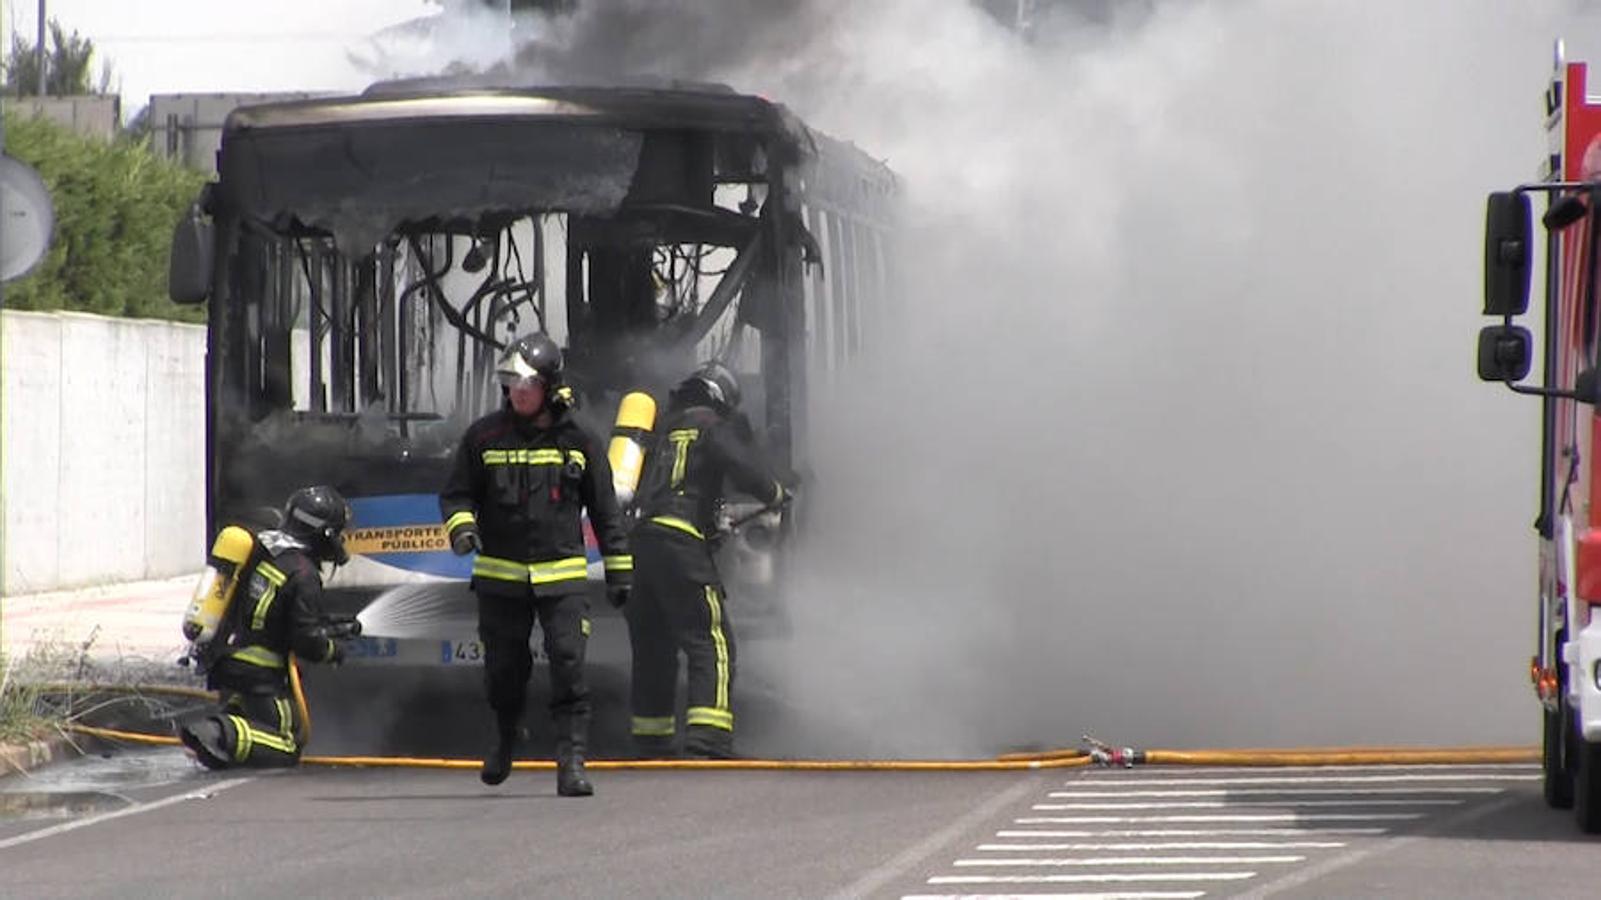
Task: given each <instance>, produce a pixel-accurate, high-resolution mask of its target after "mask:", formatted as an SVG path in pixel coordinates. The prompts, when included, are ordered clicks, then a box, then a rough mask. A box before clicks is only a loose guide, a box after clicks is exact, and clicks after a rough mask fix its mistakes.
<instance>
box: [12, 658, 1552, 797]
mask: <svg viewBox="0 0 1601 900" xmlns="http://www.w3.org/2000/svg"><path fill="white" fill-rule="evenodd" d="M289 687H290V692H291V693H292V694H293V696H294V700H295V706H296V708H297V710H298V712H299V714H300V720H301V722H302V732H301V733H302V735H303V736H302V737H301V738H300V743H301V744H302V745H304V744H305V743H306V742H307V741H309V740H310V738H311V712H310V710H309V708H308V707H307V705H306V696H305V693H304V691H303V690H302V689H301V685H300V672H299V668H298V666H297V665H296V664H295V663H294V661H293V660H291V662H290V665H289ZM42 688H44V689H45V690H47V691H50V692H52V693H62V692H66V691H68V690H74V691H82V692H84V693H94V692H99V693H133V694H149V695H152V696H171V697H182V698H185V699H203V700H216V699H217V695H216V694H215V693H213V692H211V691H203V690H199V689H196V688H188V687H181V686H177V685H134V686H93V685H87V686H75V685H43V686H42ZM67 730H68V731H70V732H73V733H75V734H82V735H85V736H87V737H95V738H100V739H103V740H108V741H119V742H124V743H130V744H146V745H162V746H172V745H176V744H178V739H177V738H176V737H173V736H171V735H165V734H147V733H144V732H137V731H122V730H119V729H114V728H96V727H93V726H89V725H76V724H74V725H68V726H67ZM1090 742H1091V743H1092V744H1093V745H1094V746H1095V750H1092V751H1085V750H1073V749H1067V750H1041V751H1038V752H1026V753H1007V754H1003V755H1001V756H998V757H996V758H994V759H979V760H883V759H854V760H831V759H618V760H611V759H597V760H590V761H588V762H587V766H588V767H589V768H591V769H596V770H609V769H612V770H615V769H632V770H641V771H659V770H665V769H693V770H745V771H752V770H760V771H787V772H1011V771H1029V770H1041V769H1072V768H1082V767H1086V766H1091V765H1096V764H1100V765H1107V766H1118V767H1126V766H1134V765H1172V766H1338V765H1375V766H1382V765H1408V764H1410V765H1488V764H1498V763H1528V762H1537V761H1538V760H1539V758H1540V752H1539V750H1538V749H1537V748H1534V747H1438V748H1418V747H1324V748H1307V749H1277V748H1246V749H1237V750H1133V749H1131V748H1121V749H1117V748H1111V747H1108V746H1106V745H1104V744H1101V743H1099V742H1097V741H1093V740H1091V741H1090ZM300 762H301V763H302V764H304V765H312V766H357V767H367V768H404V769H476V768H478V767H479V766H480V765H482V762H481V761H480V760H477V759H443V758H423V757H410V756H303V757H301V759H300ZM555 765H556V764H555V763H554V762H552V761H550V760H530V759H523V760H517V761H515V762H513V763H512V768H514V769H518V770H530V769H553V768H555Z"/></svg>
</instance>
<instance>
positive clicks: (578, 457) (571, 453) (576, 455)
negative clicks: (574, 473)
mask: <svg viewBox="0 0 1601 900" xmlns="http://www.w3.org/2000/svg"><path fill="white" fill-rule="evenodd" d="M567 458H568V459H570V460H572V461H573V462H575V463H578V468H580V469H587V468H589V457H587V456H585V455H584V451H582V450H568V451H567Z"/></svg>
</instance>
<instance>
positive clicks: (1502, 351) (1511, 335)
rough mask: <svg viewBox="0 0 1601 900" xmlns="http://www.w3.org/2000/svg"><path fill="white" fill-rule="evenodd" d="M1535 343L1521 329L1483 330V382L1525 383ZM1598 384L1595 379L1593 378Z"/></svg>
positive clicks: (1480, 369)
mask: <svg viewBox="0 0 1601 900" xmlns="http://www.w3.org/2000/svg"><path fill="white" fill-rule="evenodd" d="M1533 348H1534V339H1533V338H1532V337H1530V336H1529V329H1527V328H1523V327H1520V326H1518V325H1487V326H1485V327H1484V328H1482V329H1480V330H1479V378H1480V379H1482V380H1484V381H1506V382H1512V381H1522V380H1523V379H1524V378H1526V377H1528V374H1529V366H1530V364H1531V363H1532V361H1533V358H1534V357H1533V352H1532V351H1533ZM1591 381H1592V383H1593V382H1594V375H1593V373H1592V375H1591Z"/></svg>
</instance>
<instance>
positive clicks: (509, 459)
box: [481, 448, 584, 466]
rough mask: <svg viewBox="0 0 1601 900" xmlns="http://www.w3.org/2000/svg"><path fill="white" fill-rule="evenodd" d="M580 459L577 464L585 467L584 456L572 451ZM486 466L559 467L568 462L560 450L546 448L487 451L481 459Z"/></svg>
mask: <svg viewBox="0 0 1601 900" xmlns="http://www.w3.org/2000/svg"><path fill="white" fill-rule="evenodd" d="M572 452H573V455H574V456H576V457H578V459H577V460H576V462H578V463H579V465H583V462H584V455H583V454H582V453H578V452H577V451H572ZM481 458H482V459H483V461H484V465H486V466H559V465H562V464H564V463H566V462H567V460H566V459H565V458H564V457H563V456H562V452H561V451H560V450H556V449H552V448H545V449H541V450H529V449H521V450H485V451H484V452H483V454H482V457H481Z"/></svg>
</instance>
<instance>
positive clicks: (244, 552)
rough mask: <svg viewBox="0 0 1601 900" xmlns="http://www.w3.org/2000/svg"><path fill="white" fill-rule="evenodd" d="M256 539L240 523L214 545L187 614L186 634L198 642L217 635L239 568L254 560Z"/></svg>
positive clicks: (192, 640)
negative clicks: (251, 558)
mask: <svg viewBox="0 0 1601 900" xmlns="http://www.w3.org/2000/svg"><path fill="white" fill-rule="evenodd" d="M255 548H256V539H255V537H254V536H253V535H252V534H251V533H250V532H248V531H246V530H244V529H243V528H240V527H239V526H237V525H229V526H228V527H227V528H224V529H223V530H222V532H221V533H219V534H218V535H217V540H216V541H214V542H213V543H212V545H211V557H210V558H209V559H207V560H206V570H205V571H204V572H202V573H200V583H199V584H197V585H195V596H194V599H193V600H192V601H190V603H189V610H188V612H185V613H184V616H183V636H184V637H185V638H187V639H189V640H190V641H191V642H193V643H196V644H208V643H210V642H211V640H212V638H215V637H216V636H217V627H218V626H219V625H221V624H222V617H223V616H224V615H226V614H227V612H228V603H229V601H231V600H232V599H233V594H234V588H235V587H236V586H238V584H239V570H240V569H242V568H244V565H245V563H246V562H248V561H249V560H250V554H251V553H252V552H253V551H254V550H255Z"/></svg>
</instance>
